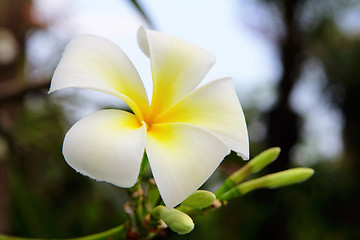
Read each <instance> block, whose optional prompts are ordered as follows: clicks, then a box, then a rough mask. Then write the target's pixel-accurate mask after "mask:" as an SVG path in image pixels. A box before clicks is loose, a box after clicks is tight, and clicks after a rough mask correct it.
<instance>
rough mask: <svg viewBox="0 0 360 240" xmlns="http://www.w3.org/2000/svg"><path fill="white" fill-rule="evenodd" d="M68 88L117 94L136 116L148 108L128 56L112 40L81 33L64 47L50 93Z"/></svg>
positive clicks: (137, 76) (141, 117)
mask: <svg viewBox="0 0 360 240" xmlns="http://www.w3.org/2000/svg"><path fill="white" fill-rule="evenodd" d="M68 87H76V88H87V89H93V90H97V91H101V92H105V93H108V94H111V95H114V96H117V97H119V98H121V99H122V100H123V101H124V102H125V103H126V104H128V105H129V107H130V108H131V109H132V110H133V111H134V112H135V113H136V115H137V116H138V117H140V119H143V117H144V116H143V115H145V114H147V111H148V108H149V103H148V99H147V96H146V92H145V88H144V86H143V83H142V82H141V79H140V77H139V74H138V73H137V71H136V69H135V67H134V65H133V64H132V63H131V61H130V59H129V58H128V57H127V56H126V55H125V53H124V52H123V51H122V50H121V49H120V48H119V47H118V46H116V45H115V44H114V43H112V42H110V41H109V40H107V39H104V38H102V37H99V36H95V35H82V36H79V37H77V38H75V39H73V40H72V41H71V42H70V43H69V44H68V45H67V46H66V49H65V51H64V53H63V56H62V59H61V61H60V63H59V65H58V67H57V68H56V70H55V73H54V76H53V79H52V82H51V87H50V92H53V91H56V90H60V89H63V88H68Z"/></svg>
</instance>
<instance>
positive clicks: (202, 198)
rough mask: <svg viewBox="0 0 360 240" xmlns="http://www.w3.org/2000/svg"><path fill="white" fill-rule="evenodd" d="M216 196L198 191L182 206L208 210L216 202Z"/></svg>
mask: <svg viewBox="0 0 360 240" xmlns="http://www.w3.org/2000/svg"><path fill="white" fill-rule="evenodd" d="M215 199H216V197H215V195H214V194H213V193H212V192H209V191H205V190H198V191H196V192H194V193H193V194H191V195H190V196H189V197H188V198H187V199H185V201H183V202H182V203H181V205H184V206H187V207H190V208H206V207H209V206H211V205H212V204H213V203H214V202H215Z"/></svg>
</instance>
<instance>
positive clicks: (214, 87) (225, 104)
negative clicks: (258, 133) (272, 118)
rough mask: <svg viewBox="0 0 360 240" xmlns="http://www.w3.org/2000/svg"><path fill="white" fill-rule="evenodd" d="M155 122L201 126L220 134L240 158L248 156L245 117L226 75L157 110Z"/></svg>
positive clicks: (247, 157)
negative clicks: (162, 109)
mask: <svg viewBox="0 0 360 240" xmlns="http://www.w3.org/2000/svg"><path fill="white" fill-rule="evenodd" d="M156 122H158V123H162V122H184V123H191V124H194V125H196V126H201V127H203V128H206V129H207V130H209V131H211V132H213V133H214V134H216V135H217V136H218V137H220V138H221V139H222V140H223V141H224V142H225V143H226V145H227V146H228V147H229V148H230V149H231V150H233V151H235V152H237V153H238V154H239V155H240V156H241V157H242V158H244V159H249V140H248V133H247V128H246V122H245V117H244V114H243V111H242V108H241V106H240V103H239V100H238V98H237V95H236V91H235V89H234V85H233V82H232V80H231V79H230V78H223V79H219V80H216V81H213V82H210V83H208V84H206V85H204V86H202V87H200V88H198V89H196V90H195V91H193V92H192V93H190V94H189V95H187V96H186V97H184V98H183V99H182V100H181V101H180V102H178V103H177V104H176V105H175V106H173V107H172V108H171V109H169V110H168V111H166V112H164V113H163V114H161V115H160V116H159V117H158V118H157V119H156Z"/></svg>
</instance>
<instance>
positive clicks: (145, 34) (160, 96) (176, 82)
mask: <svg viewBox="0 0 360 240" xmlns="http://www.w3.org/2000/svg"><path fill="white" fill-rule="evenodd" d="M138 42H139V45H140V48H141V49H142V51H143V52H144V53H145V54H146V55H147V56H149V57H150V61H151V71H152V79H153V85H154V86H153V96H152V102H151V105H152V109H151V114H152V116H155V115H157V114H159V113H161V112H162V111H164V110H166V109H167V108H169V107H171V106H172V105H173V104H175V103H176V102H177V101H179V100H180V99H181V98H182V97H184V96H185V95H187V94H188V93H190V92H191V91H192V90H193V89H195V88H196V86H197V85H198V84H199V83H200V82H201V81H202V79H203V78H204V76H205V75H206V74H207V72H208V71H209V70H210V68H211V67H212V65H213V64H214V63H215V57H214V56H213V55H212V54H210V53H209V52H207V51H205V50H203V49H201V48H199V47H197V46H195V45H193V44H190V43H188V42H186V41H184V40H181V39H178V38H175V37H172V36H169V35H166V34H163V33H159V32H155V31H151V30H145V29H144V28H140V29H139V31H138Z"/></svg>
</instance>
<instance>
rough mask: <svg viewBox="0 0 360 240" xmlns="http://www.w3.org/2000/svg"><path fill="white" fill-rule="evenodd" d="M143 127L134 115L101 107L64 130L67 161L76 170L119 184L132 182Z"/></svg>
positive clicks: (142, 144)
mask: <svg viewBox="0 0 360 240" xmlns="http://www.w3.org/2000/svg"><path fill="white" fill-rule="evenodd" d="M145 134H146V129H145V126H144V125H140V124H139V122H138V121H137V119H136V117H135V115H133V114H131V113H128V112H125V111H121V110H101V111H98V112H96V113H93V114H91V115H89V116H87V117H85V118H83V119H81V120H80V121H78V122H77V123H75V125H74V126H72V128H71V129H70V130H69V131H68V133H67V134H66V136H65V140H64V145H63V154H64V157H65V160H66V161H67V163H68V164H69V165H70V166H71V167H72V168H74V169H75V170H77V171H78V172H80V173H82V174H84V175H86V176H89V177H91V178H94V179H97V180H99V181H106V182H109V183H112V184H114V185H117V186H120V187H131V186H132V185H134V184H135V182H136V180H137V177H138V174H139V170H140V163H141V160H142V157H143V153H144V147H145Z"/></svg>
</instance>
